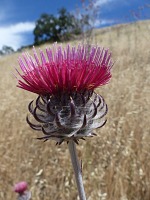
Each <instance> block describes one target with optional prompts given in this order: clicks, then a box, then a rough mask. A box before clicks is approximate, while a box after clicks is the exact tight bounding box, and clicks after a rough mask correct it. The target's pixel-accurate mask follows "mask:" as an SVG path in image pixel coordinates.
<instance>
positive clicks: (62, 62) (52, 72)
mask: <svg viewBox="0 0 150 200" xmlns="http://www.w3.org/2000/svg"><path fill="white" fill-rule="evenodd" d="M33 52H34V58H33V57H32V56H31V55H29V54H27V53H24V54H23V58H19V65H20V68H21V71H22V73H20V72H18V73H19V75H20V77H21V78H22V79H19V80H18V87H20V88H22V89H24V90H28V91H30V92H34V93H37V94H39V95H46V94H49V95H54V94H60V93H61V94H62V93H72V92H81V91H85V90H94V89H95V88H97V87H99V86H102V85H105V84H107V83H108V81H109V80H110V78H111V72H110V70H111V68H112V65H113V62H112V60H111V54H110V53H109V52H108V50H105V49H104V48H100V47H98V46H89V45H78V47H77V48H76V47H71V46H70V45H68V46H66V47H65V48H64V49H63V48H62V47H61V46H57V44H54V45H53V48H52V49H46V55H45V54H44V52H43V51H41V50H40V57H41V60H39V58H38V55H37V53H36V51H35V49H33Z"/></svg>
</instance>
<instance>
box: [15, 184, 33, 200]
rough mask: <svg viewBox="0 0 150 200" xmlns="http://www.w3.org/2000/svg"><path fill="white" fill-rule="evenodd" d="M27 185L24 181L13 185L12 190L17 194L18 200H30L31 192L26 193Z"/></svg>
mask: <svg viewBox="0 0 150 200" xmlns="http://www.w3.org/2000/svg"><path fill="white" fill-rule="evenodd" d="M27 188H28V184H27V182H25V181H21V182H19V183H17V184H15V186H14V188H13V190H14V192H16V193H18V198H17V199H18V200H29V199H31V192H30V191H27Z"/></svg>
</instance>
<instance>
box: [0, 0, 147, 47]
mask: <svg viewBox="0 0 150 200" xmlns="http://www.w3.org/2000/svg"><path fill="white" fill-rule="evenodd" d="M77 6H78V7H79V8H80V7H81V1H80V0H0V49H1V47H2V46H3V45H7V46H12V47H13V48H14V49H15V50H16V49H17V48H20V47H21V46H24V45H28V44H33V42H34V36H33V29H34V27H35V21H36V20H37V19H38V18H39V17H40V15H41V14H42V13H48V14H54V15H57V12H58V9H60V8H61V7H65V8H66V9H67V10H68V11H70V12H75V10H76V7H77ZM95 6H100V7H99V8H100V9H99V18H98V19H97V20H96V21H95V26H97V27H103V26H110V25H114V24H117V23H126V22H131V21H133V20H139V19H141V20H143V19H150V0H96V3H95Z"/></svg>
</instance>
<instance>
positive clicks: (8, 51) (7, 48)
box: [0, 45, 14, 56]
mask: <svg viewBox="0 0 150 200" xmlns="http://www.w3.org/2000/svg"><path fill="white" fill-rule="evenodd" d="M13 52H14V49H13V48H12V47H10V46H6V45H4V46H2V49H1V50H0V55H1V56H2V55H8V54H11V53H13Z"/></svg>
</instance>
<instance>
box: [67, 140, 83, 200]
mask: <svg viewBox="0 0 150 200" xmlns="http://www.w3.org/2000/svg"><path fill="white" fill-rule="evenodd" d="M68 148H69V152H70V156H71V161H72V166H73V169H74V173H75V178H76V183H77V188H78V192H79V197H80V200H86V197H85V191H84V186H83V181H82V172H81V167H80V165H79V161H78V158H77V153H76V146H75V142H74V141H73V140H70V141H69V143H68Z"/></svg>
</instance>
